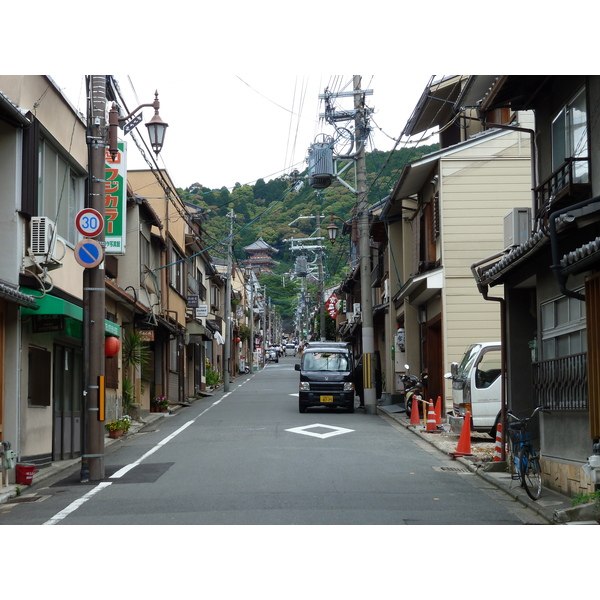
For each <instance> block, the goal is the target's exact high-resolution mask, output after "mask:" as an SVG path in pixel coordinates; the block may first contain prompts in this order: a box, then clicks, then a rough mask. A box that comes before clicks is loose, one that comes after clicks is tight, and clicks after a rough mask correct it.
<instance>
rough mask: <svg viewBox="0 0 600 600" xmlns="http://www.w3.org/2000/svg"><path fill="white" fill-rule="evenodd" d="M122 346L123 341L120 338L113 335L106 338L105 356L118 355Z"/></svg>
mask: <svg viewBox="0 0 600 600" xmlns="http://www.w3.org/2000/svg"><path fill="white" fill-rule="evenodd" d="M120 347H121V342H120V341H119V338H116V337H114V336H112V335H110V336H108V337H106V338H104V356H106V357H108V358H110V357H111V356H116V355H117V354H118V352H119V348H120Z"/></svg>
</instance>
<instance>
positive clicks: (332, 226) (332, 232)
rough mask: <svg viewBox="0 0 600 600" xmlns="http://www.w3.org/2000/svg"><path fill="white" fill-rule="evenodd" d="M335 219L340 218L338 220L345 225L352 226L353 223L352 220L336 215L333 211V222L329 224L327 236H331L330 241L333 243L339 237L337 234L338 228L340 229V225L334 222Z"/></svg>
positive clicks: (331, 217) (331, 218)
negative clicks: (345, 219)
mask: <svg viewBox="0 0 600 600" xmlns="http://www.w3.org/2000/svg"><path fill="white" fill-rule="evenodd" d="M334 219H338V221H341V222H342V223H343V224H344V225H347V226H348V227H351V225H352V223H351V222H349V221H344V219H342V218H340V217H336V216H335V215H334V214H333V213H331V216H330V220H331V222H330V223H329V225H328V226H327V236H328V237H329V241H330V242H331V243H332V244H335V240H336V239H337V234H338V229H339V228H338V226H337V225H336V224H335V223H334V222H333V220H334Z"/></svg>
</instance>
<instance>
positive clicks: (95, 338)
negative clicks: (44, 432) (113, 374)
mask: <svg viewBox="0 0 600 600" xmlns="http://www.w3.org/2000/svg"><path fill="white" fill-rule="evenodd" d="M88 97H89V99H88V115H87V117H88V119H87V121H88V130H87V144H88V146H89V165H88V169H89V190H90V192H89V200H88V202H87V204H88V208H94V209H96V210H97V211H98V212H99V213H100V214H101V215H102V217H103V218H104V206H105V196H106V192H105V190H106V183H105V179H106V174H105V173H106V162H105V161H106V159H105V155H106V76H105V75H92V76H90V77H89V89H88ZM96 241H98V242H99V243H100V244H101V245H102V246H103V247H104V231H102V232H101V233H100V234H99V235H97V236H96ZM104 294H105V289H104V261H102V262H101V263H100V264H99V265H98V266H97V267H94V268H86V269H84V273H83V319H84V324H83V335H84V361H85V365H86V368H87V373H86V377H85V379H86V380H85V385H84V419H85V423H84V425H83V426H84V444H83V445H84V447H83V453H82V460H81V481H82V482H87V481H89V480H92V481H98V480H100V479H104V475H105V472H104V423H103V422H102V420H101V419H103V418H104V417H103V415H102V414H101V412H100V411H101V408H103V406H101V404H103V401H104V397H103V394H104V318H105V297H104Z"/></svg>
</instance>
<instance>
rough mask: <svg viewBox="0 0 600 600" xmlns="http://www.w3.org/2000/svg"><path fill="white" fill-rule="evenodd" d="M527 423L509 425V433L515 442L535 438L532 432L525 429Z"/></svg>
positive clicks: (528, 440) (518, 442)
mask: <svg viewBox="0 0 600 600" xmlns="http://www.w3.org/2000/svg"><path fill="white" fill-rule="evenodd" d="M525 427H526V424H525V423H513V424H511V425H509V426H508V435H509V437H510V439H511V441H512V442H513V444H520V443H522V442H530V441H531V440H532V439H533V438H532V436H531V432H530V431H528V430H527V429H525Z"/></svg>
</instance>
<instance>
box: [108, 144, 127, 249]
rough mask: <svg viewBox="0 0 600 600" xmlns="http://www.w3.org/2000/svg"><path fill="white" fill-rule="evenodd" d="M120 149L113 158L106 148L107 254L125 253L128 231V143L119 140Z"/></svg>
mask: <svg viewBox="0 0 600 600" xmlns="http://www.w3.org/2000/svg"><path fill="white" fill-rule="evenodd" d="M118 148H119V151H118V152H117V155H116V156H115V159H114V160H113V159H112V156H111V154H110V152H109V150H108V148H107V149H106V155H105V160H106V170H105V173H106V178H105V179H106V188H105V192H104V193H105V196H104V219H105V232H104V237H105V240H106V245H105V251H106V253H107V254H125V241H126V237H127V236H126V232H127V228H126V225H127V221H126V218H127V168H126V161H125V159H126V145H125V142H119V144H118Z"/></svg>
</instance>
